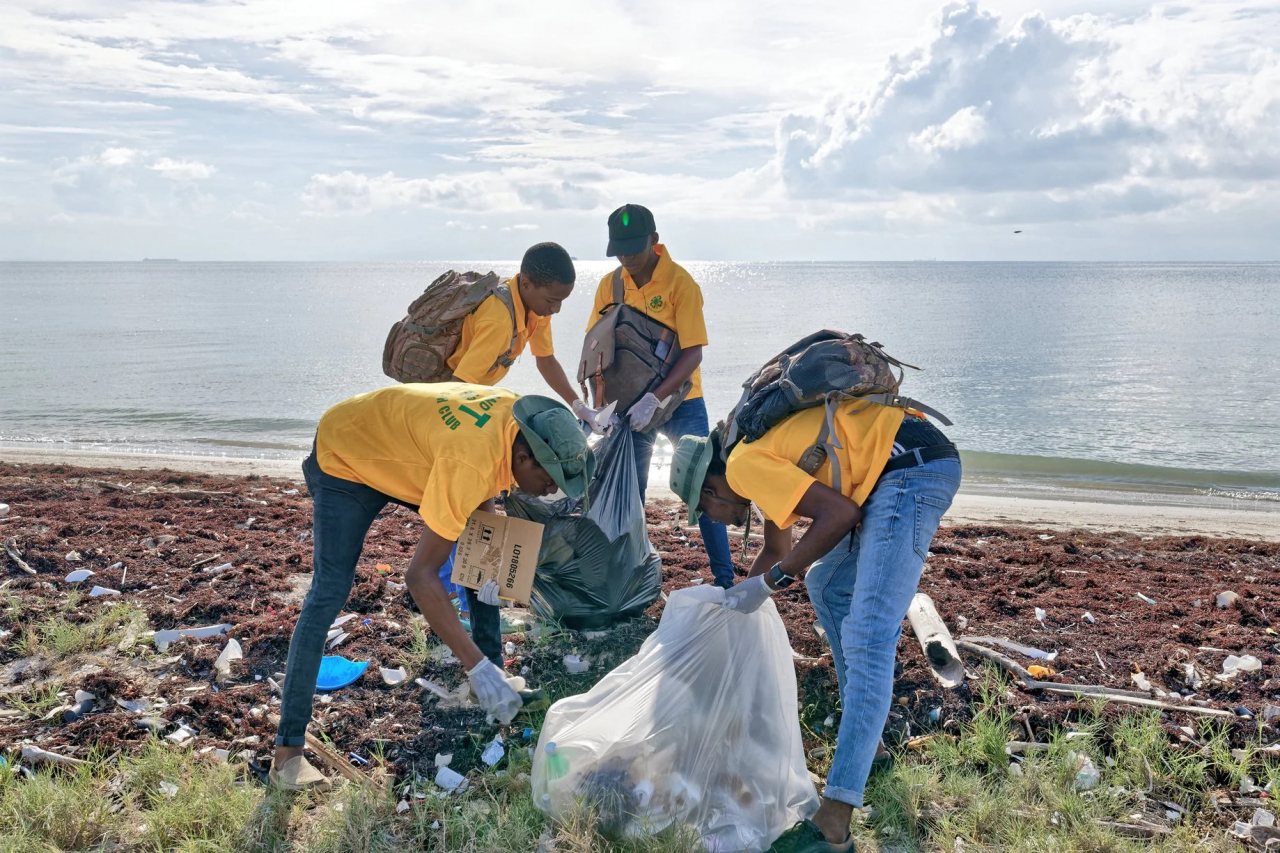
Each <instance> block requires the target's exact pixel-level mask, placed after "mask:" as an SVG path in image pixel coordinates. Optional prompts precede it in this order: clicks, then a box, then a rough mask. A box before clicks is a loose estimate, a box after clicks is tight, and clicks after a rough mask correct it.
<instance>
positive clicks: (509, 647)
mask: <svg viewBox="0 0 1280 853" xmlns="http://www.w3.org/2000/svg"><path fill="white" fill-rule="evenodd" d="M502 650H503V651H504V652H506V654H507V657H511V656H512V655H514V654H515V653H516V644H515V643H513V642H511V641H510V640H507V642H506V644H504V645H503V647H502Z"/></svg>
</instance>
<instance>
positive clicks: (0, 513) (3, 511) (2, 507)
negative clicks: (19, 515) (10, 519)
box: [0, 504, 9, 516]
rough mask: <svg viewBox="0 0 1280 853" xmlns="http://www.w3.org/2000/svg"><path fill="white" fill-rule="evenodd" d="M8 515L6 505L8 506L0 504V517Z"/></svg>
mask: <svg viewBox="0 0 1280 853" xmlns="http://www.w3.org/2000/svg"><path fill="white" fill-rule="evenodd" d="M8 514H9V505H8V504H0V516H4V515H8Z"/></svg>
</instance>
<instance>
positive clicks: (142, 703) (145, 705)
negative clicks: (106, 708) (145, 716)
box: [116, 698, 151, 714]
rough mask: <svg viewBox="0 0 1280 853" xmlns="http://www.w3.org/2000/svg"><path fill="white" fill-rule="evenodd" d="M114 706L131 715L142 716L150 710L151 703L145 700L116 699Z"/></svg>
mask: <svg viewBox="0 0 1280 853" xmlns="http://www.w3.org/2000/svg"><path fill="white" fill-rule="evenodd" d="M116 704H117V705H119V706H120V707H121V708H124V709H125V710H126V711H129V712H130V713H133V714H142V713H146V712H147V711H150V710H151V703H150V702H148V701H147V700H146V699H119V698H117V699H116Z"/></svg>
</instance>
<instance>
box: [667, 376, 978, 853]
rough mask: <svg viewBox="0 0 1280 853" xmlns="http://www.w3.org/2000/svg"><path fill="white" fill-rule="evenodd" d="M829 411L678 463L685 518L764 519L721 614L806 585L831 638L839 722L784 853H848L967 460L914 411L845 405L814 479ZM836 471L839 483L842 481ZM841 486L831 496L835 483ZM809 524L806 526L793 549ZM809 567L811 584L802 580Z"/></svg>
mask: <svg viewBox="0 0 1280 853" xmlns="http://www.w3.org/2000/svg"><path fill="white" fill-rule="evenodd" d="M826 415H827V413H826V411H825V409H824V408H823V407H821V406H820V407H817V408H812V409H805V410H802V411H799V412H796V413H794V414H792V415H791V416H789V417H788V418H787V419H785V420H783V421H782V422H780V423H778V424H777V425H776V426H774V427H773V428H772V429H770V430H769V431H768V432H766V433H765V434H764V435H763V436H761V437H759V438H758V439H756V440H754V441H751V442H746V441H742V442H739V443H738V444H737V445H736V446H735V447H734V448H733V449H732V451H731V452H730V453H729V455H728V459H727V460H726V459H724V458H723V453H722V451H721V446H720V435H719V430H718V429H717V430H715V431H713V432H712V433H711V435H710V436H709V437H708V438H696V437H692V436H689V437H685V438H682V439H681V440H680V443H679V444H678V445H677V447H676V452H675V456H674V457H673V459H672V463H671V489H672V491H674V492H675V493H676V494H677V495H678V496H679V497H680V499H681V500H682V501H684V502H685V504H686V505H687V506H688V507H689V520H690V522H691V523H692V521H693V520H694V519H695V518H696V517H697V516H699V515H707V516H710V517H711V518H714V519H716V520H717V521H722V522H725V523H728V524H735V525H745V524H747V523H748V522H749V521H750V517H751V512H752V509H751V506H752V504H753V503H754V504H755V506H756V507H758V508H759V510H760V512H761V513H762V514H763V515H764V518H765V526H764V547H763V548H762V549H761V551H760V553H759V555H758V556H757V557H756V559H755V562H754V563H753V565H752V567H751V571H750V574H749V575H748V577H747V579H746V580H744V581H742V582H741V583H738V584H737V585H736V586H734V587H733V589H731V590H729V591H728V592H726V593H725V601H724V606H725V607H727V608H729V609H731V610H736V611H740V612H751V611H753V610H755V609H757V608H759V607H760V605H761V604H763V603H764V602H765V600H767V599H768V598H769V596H771V595H772V594H773V593H774V592H775V591H777V590H778V589H783V588H785V587H788V586H790V585H791V584H793V583H795V581H796V580H798V579H799V578H800V577H801V576H803V577H804V582H805V587H806V591H807V592H808V594H809V600H810V601H811V602H812V604H813V609H814V612H815V614H816V615H817V617H818V622H819V623H820V624H821V625H822V627H823V629H825V630H826V632H827V638H828V639H829V640H830V641H831V656H832V661H833V664H834V667H835V670H836V676H837V679H838V681H839V688H840V700H841V708H842V711H843V713H842V715H841V719H840V728H839V733H838V735H837V739H836V751H835V753H834V754H833V755H832V761H831V769H830V771H829V772H828V774H827V780H826V786H825V787H824V788H823V792H822V803H821V805H820V806H819V808H818V811H817V813H816V814H814V816H813V818H812V819H811V820H806V821H802V822H800V823H799V824H797V825H796V826H794V827H792V828H791V829H789V830H787V832H785V833H783V834H782V836H780V837H779V838H778V839H777V841H775V842H774V846H773V847H771V848H770V850H772V851H775V853H781V851H787V853H847V851H851V850H852V849H853V841H852V839H851V838H850V835H849V821H850V818H851V817H852V814H853V810H854V809H855V808H861V807H862V805H863V791H864V789H865V787H866V783H867V778H868V776H869V775H870V773H871V769H872V766H873V764H874V763H875V760H876V756H877V752H878V749H879V748H880V735H881V733H882V731H883V730H884V724H885V720H886V719H887V718H888V714H889V704H890V702H891V700H892V696H893V670H894V656H895V652H896V650H897V647H898V638H899V636H900V635H901V633H902V620H903V618H904V617H905V616H906V613H907V608H908V607H909V606H910V605H911V600H912V598H913V597H914V595H915V593H916V586H917V584H918V583H919V580H920V574H921V571H922V570H923V568H924V559H925V556H926V554H927V553H928V549H929V543H930V541H931V540H932V539H933V535H934V533H935V532H936V531H937V529H938V524H939V523H940V522H941V520H942V516H943V514H944V513H945V512H946V511H947V508H948V507H950V506H951V501H952V499H953V498H954V497H955V494H956V491H957V490H958V489H959V487H960V454H959V452H958V451H957V450H956V448H955V445H953V444H952V443H951V442H950V441H949V440H948V439H947V437H946V436H945V435H943V434H942V432H941V431H939V430H938V429H937V427H935V426H933V424H931V423H930V422H929V421H928V420H927V419H926V418H924V416H922V415H920V414H919V413H917V412H914V411H912V410H909V409H901V408H896V407H892V406H882V405H879V404H877V403H872V402H870V401H866V400H858V399H850V400H846V401H844V402H842V403H841V404H840V405H839V406H838V407H837V409H836V410H835V412H834V413H833V415H832V418H831V426H830V430H831V447H832V448H833V449H834V451H835V458H834V459H833V458H831V457H827V458H826V459H825V461H824V462H823V463H822V465H821V466H820V467H819V468H818V469H817V470H816V471H815V472H814V473H813V474H812V475H810V474H808V473H806V471H805V470H803V469H802V468H801V467H800V464H799V463H800V460H802V459H804V458H805V457H806V456H807V455H808V454H809V452H810V451H811V448H812V447H813V446H814V442H815V440H816V438H817V437H818V435H819V434H820V433H821V432H822V431H823V422H824V418H825V417H826ZM833 466H839V467H838V469H837V470H838V473H839V475H838V476H833V474H832V468H833ZM833 483H834V484H836V488H832V485H833ZM800 518H808V519H810V520H811V522H810V525H809V529H808V530H807V531H805V533H804V535H803V536H801V537H800V538H799V540H797V541H796V542H794V543H793V542H792V537H791V531H790V527H791V525H793V524H794V523H795V522H796V521H797V520H799V519H800ZM806 569H807V573H806Z"/></svg>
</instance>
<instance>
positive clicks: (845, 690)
mask: <svg viewBox="0 0 1280 853" xmlns="http://www.w3.org/2000/svg"><path fill="white" fill-rule="evenodd" d="M959 488H960V460H958V459H938V460H935V461H933V462H928V463H925V464H924V465H920V466H917V467H914V468H904V469H901V470H898V471H891V472H890V473H888V474H885V475H884V476H882V477H881V478H880V480H879V482H877V483H876V487H875V489H874V490H872V492H871V494H870V495H869V496H868V497H867V501H866V503H865V504H863V506H862V512H863V516H862V523H861V524H860V525H859V526H858V527H857V529H855V530H854V531H853V532H852V533H851V534H849V536H847V537H845V538H844V539H843V540H842V541H841V542H840V544H838V545H836V547H835V548H833V549H832V550H831V552H830V553H828V554H827V555H826V556H824V557H822V558H821V559H819V560H818V561H817V562H816V563H814V564H813V567H812V568H811V569H809V572H808V574H807V575H806V576H805V586H806V588H807V589H808V591H809V600H810V601H812V602H813V609H814V611H815V612H816V613H817V616H818V622H819V623H821V625H822V627H823V629H824V630H826V632H827V638H828V639H829V640H830V641H831V656H832V658H833V659H834V663H835V669H836V677H837V678H838V679H839V682H840V700H841V705H842V707H843V709H844V713H843V715H842V716H841V718H840V731H839V733H838V735H837V737H836V752H835V755H834V756H833V757H832V761H831V772H830V773H828V774H827V784H826V788H825V789H824V790H823V792H822V795H823V796H824V797H826V798H827V799H831V800H838V801H840V802H842V803H848V804H850V805H852V806H854V807H856V808H861V807H862V793H863V790H864V789H865V788H866V785H867V777H868V776H869V775H870V773H871V760H872V759H873V758H875V754H876V745H877V744H878V743H879V742H880V736H881V733H882V732H883V731H884V725H885V721H886V720H888V718H889V704H890V702H891V701H892V699H893V663H894V657H895V655H896V653H897V649H898V638H899V637H900V636H902V620H903V619H904V618H905V617H906V615H907V608H908V607H910V605H911V599H912V598H913V597H914V596H915V593H916V586H917V584H919V582H920V573H921V571H922V570H923V569H924V560H925V556H926V555H927V554H928V551H929V543H930V542H931V541H932V540H933V534H934V533H935V532H936V531H937V529H938V523H939V522H940V521H941V520H942V515H943V513H945V512H946V511H947V508H948V507H950V506H951V501H952V499H953V498H954V497H955V494H956V490H957V489H959Z"/></svg>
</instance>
